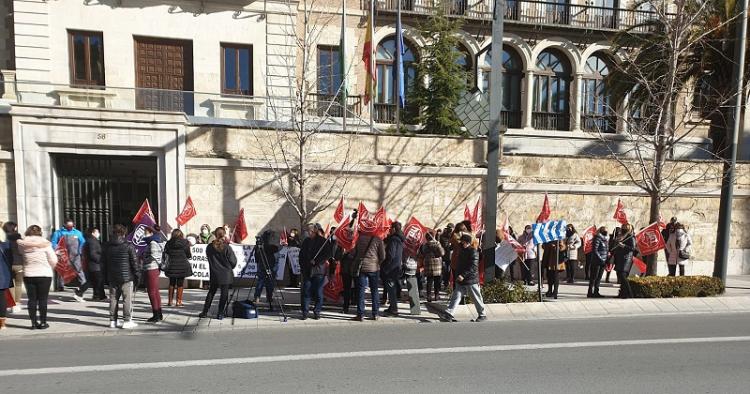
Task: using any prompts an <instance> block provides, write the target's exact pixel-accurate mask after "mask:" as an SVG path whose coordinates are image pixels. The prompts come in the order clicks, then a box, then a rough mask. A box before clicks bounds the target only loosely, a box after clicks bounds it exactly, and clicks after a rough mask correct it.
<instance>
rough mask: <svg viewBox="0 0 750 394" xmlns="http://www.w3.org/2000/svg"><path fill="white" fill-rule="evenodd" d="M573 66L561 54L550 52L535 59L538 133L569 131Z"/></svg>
mask: <svg viewBox="0 0 750 394" xmlns="http://www.w3.org/2000/svg"><path fill="white" fill-rule="evenodd" d="M570 80H571V75H570V63H568V60H567V58H566V57H565V55H563V54H562V53H561V52H560V51H558V50H555V49H547V50H545V51H543V52H542V53H540V54H539V56H538V57H537V59H536V71H535V72H534V92H533V93H534V105H533V109H534V113H533V116H532V124H533V126H534V128H535V129H543V130H569V129H570Z"/></svg>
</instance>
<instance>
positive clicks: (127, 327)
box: [122, 320, 138, 330]
mask: <svg viewBox="0 0 750 394" xmlns="http://www.w3.org/2000/svg"><path fill="white" fill-rule="evenodd" d="M136 327H138V324H136V323H134V322H133V321H132V320H128V321H126V322H125V323H124V324H123V325H122V328H123V329H125V330H132V329H134V328H136Z"/></svg>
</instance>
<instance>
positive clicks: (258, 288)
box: [254, 275, 276, 304]
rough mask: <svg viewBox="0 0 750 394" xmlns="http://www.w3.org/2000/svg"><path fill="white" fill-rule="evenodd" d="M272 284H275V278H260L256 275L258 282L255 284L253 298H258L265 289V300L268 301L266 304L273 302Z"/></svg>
mask: <svg viewBox="0 0 750 394" xmlns="http://www.w3.org/2000/svg"><path fill="white" fill-rule="evenodd" d="M274 282H276V280H275V278H269V277H267V276H265V275H263V276H260V275H258V281H257V283H256V284H255V297H254V298H260V295H261V293H262V292H263V288H265V289H266V299H267V300H268V303H269V304H270V303H271V302H272V301H273V287H274V284H275V283H274Z"/></svg>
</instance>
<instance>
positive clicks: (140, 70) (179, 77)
mask: <svg viewBox="0 0 750 394" xmlns="http://www.w3.org/2000/svg"><path fill="white" fill-rule="evenodd" d="M135 67H136V70H135V71H136V72H135V74H136V88H137V98H136V106H137V108H138V109H146V110H155V111H177V112H185V113H187V114H189V115H192V114H193V93H192V90H193V45H192V43H191V42H190V41H181V40H167V39H157V38H144V37H136V38H135Z"/></svg>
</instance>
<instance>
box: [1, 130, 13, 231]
mask: <svg viewBox="0 0 750 394" xmlns="http://www.w3.org/2000/svg"><path fill="white" fill-rule="evenodd" d="M12 151H13V137H12V131H11V124H10V117H7V116H5V117H1V116H0V222H2V221H6V220H16V186H15V185H16V174H15V168H14V166H13V160H12V157H13V156H12V154H11V152H12Z"/></svg>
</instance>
